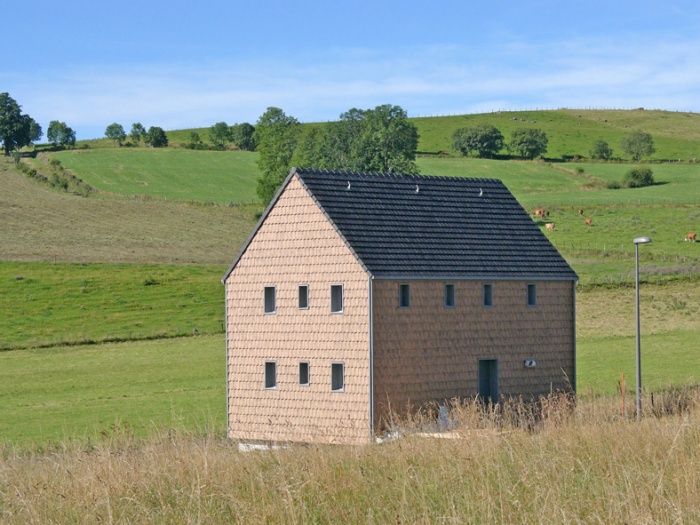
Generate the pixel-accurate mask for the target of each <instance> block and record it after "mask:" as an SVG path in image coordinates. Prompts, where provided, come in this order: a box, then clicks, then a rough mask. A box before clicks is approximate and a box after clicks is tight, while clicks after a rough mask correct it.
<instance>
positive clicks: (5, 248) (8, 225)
mask: <svg viewBox="0 0 700 525" xmlns="http://www.w3.org/2000/svg"><path fill="white" fill-rule="evenodd" d="M0 186H1V187H2V188H3V192H2V194H0V224H2V228H1V229H0V260H3V261H51V262H53V261H59V262H60V261H64V262H91V263H92V262H110V263H117V262H131V263H194V264H229V263H230V262H231V261H232V260H233V257H235V255H236V253H237V252H238V249H239V248H240V246H241V244H242V243H243V242H244V241H245V239H246V238H247V237H248V235H249V234H250V232H251V230H252V229H253V226H254V224H255V221H256V213H258V212H259V211H260V207H259V206H258V205H255V206H236V207H228V206H211V205H209V206H207V205H202V204H187V203H179V202H170V201H168V202H165V201H163V200H158V199H149V198H147V197H142V196H139V197H137V198H133V199H131V198H125V197H120V198H103V199H100V198H93V197H89V198H84V197H78V196H75V195H71V194H66V193H59V192H56V191H52V190H50V189H48V188H46V187H44V186H40V185H38V184H37V183H35V182H33V181H32V180H30V179H27V178H26V177H24V176H23V175H21V174H20V173H19V172H18V171H16V170H15V169H14V168H13V167H12V166H11V162H10V161H9V160H8V159H7V158H5V157H0Z"/></svg>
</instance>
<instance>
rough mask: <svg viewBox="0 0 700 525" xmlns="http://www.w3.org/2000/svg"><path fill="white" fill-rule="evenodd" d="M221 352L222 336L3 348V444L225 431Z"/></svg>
mask: <svg viewBox="0 0 700 525" xmlns="http://www.w3.org/2000/svg"><path fill="white" fill-rule="evenodd" d="M224 356H225V345H224V340H223V336H221V335H219V336H199V337H188V338H180V339H167V340H160V341H140V342H131V343H121V344H105V345H88V346H72V347H58V348H52V349H50V350H46V349H28V350H15V351H11V352H0V363H2V364H0V443H5V444H24V445H32V446H42V445H43V444H46V443H48V442H60V441H66V440H67V441H70V440H73V439H77V440H78V441H79V442H81V443H84V442H85V440H86V439H87V440H95V439H97V440H99V439H100V436H101V435H102V434H104V433H105V432H107V433H109V432H111V431H113V430H114V429H115V428H117V429H119V431H127V432H129V433H132V434H134V435H138V436H148V435H153V434H154V433H157V432H158V431H160V430H162V429H164V428H186V429H194V428H202V429H203V428H205V426H206V427H208V428H212V429H216V430H217V431H221V429H222V428H224V427H225V423H224V421H225V406H226V401H225V397H226V395H225V380H224V367H223V363H224V362H225V359H224ZM0 492H1V491H0ZM1 508H2V499H1V497H0V521H2V519H1V517H2V513H1Z"/></svg>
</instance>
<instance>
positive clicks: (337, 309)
mask: <svg viewBox="0 0 700 525" xmlns="http://www.w3.org/2000/svg"><path fill="white" fill-rule="evenodd" d="M342 311H343V285H342V284H332V285H331V313H334V314H337V313H342Z"/></svg>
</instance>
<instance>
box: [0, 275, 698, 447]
mask: <svg viewBox="0 0 700 525" xmlns="http://www.w3.org/2000/svg"><path fill="white" fill-rule="evenodd" d="M3 266H4V265H3ZM3 266H0V268H2V267H3ZM37 266H39V265H30V270H32V269H33V270H37V269H40V270H41V273H39V274H37V275H35V276H34V277H31V276H30V275H28V278H29V279H34V280H35V281H34V282H33V283H32V282H30V283H25V282H24V281H18V282H16V283H13V285H15V284H16V285H17V286H18V288H19V289H21V287H22V286H24V285H25V284H26V285H27V286H29V287H33V288H35V289H36V288H39V287H43V288H45V289H46V291H47V294H49V297H48V299H47V300H46V303H45V304H44V305H43V306H42V305H41V304H39V303H38V302H37V301H30V302H28V303H26V304H25V303H24V301H23V300H22V297H24V295H23V294H25V293H26V291H22V292H20V293H17V292H13V293H15V295H14V296H13V297H17V301H18V304H17V308H18V309H17V311H14V310H13V306H12V305H13V304H15V303H14V300H13V301H11V302H7V303H5V304H4V305H3V310H2V314H3V318H4V317H5V316H9V326H8V325H7V321H5V319H3V323H5V326H2V327H0V328H1V330H0V332H2V333H10V332H12V331H15V330H17V331H19V332H20V333H24V334H27V335H25V339H24V340H23V341H24V342H25V343H26V342H31V341H34V340H41V337H49V338H52V339H53V340H54V341H58V340H60V339H62V340H64V341H67V340H73V341H77V342H79V341H80V337H82V335H83V334H89V335H88V336H89V337H91V338H95V339H96V338H98V337H99V335H100V334H101V333H105V334H116V335H117V336H121V337H128V336H129V333H130V332H132V336H134V337H135V336H136V335H137V334H139V333H143V332H146V333H145V335H147V336H148V335H150V333H149V330H150V331H154V330H163V331H166V330H167V329H171V330H172V333H176V331H175V330H176V327H175V324H176V323H180V324H181V325H185V326H188V327H189V326H192V325H193V324H195V323H197V324H198V325H199V327H200V328H199V330H201V332H204V331H207V330H209V331H210V332H217V331H220V329H221V320H222V317H223V311H222V310H223V307H222V305H223V293H222V291H221V287H220V284H219V283H218V281H217V282H213V281H211V282H210V281H209V280H208V279H207V273H206V272H204V271H202V272H201V274H200V275H198V276H197V277H196V278H195V276H194V275H193V274H192V273H190V272H187V271H186V270H181V269H178V268H177V267H162V268H159V267H157V266H156V267H137V268H134V269H128V268H124V269H120V268H115V269H112V272H113V275H109V274H108V275H107V276H105V277H101V276H100V275H99V274H98V273H99V272H100V270H104V268H101V267H100V266H101V265H94V266H93V265H89V266H86V267H76V268H69V269H66V268H61V266H60V265H59V267H58V268H57V269H55V270H52V268H53V265H43V266H41V267H39V268H37ZM32 267H34V268H32ZM139 268H140V269H141V271H140V270H139ZM106 269H107V270H109V269H110V268H106ZM69 270H70V271H69ZM90 272H91V273H90ZM5 273H7V272H5ZM10 273H12V272H10ZM217 275H218V273H217ZM86 276H87V277H88V278H87V279H86V280H87V285H86V288H88V289H89V292H88V293H83V292H82V286H83V281H82V280H79V279H83V278H85V277H86ZM182 276H184V278H185V279H189V281H190V282H191V286H190V287H187V286H186V285H185V283H184V282H182ZM146 278H156V279H159V280H160V282H161V283H162V284H161V285H155V286H143V283H142V280H143V279H146ZM52 279H53V280H52ZM91 279H94V280H93V281H91ZM0 282H5V281H4V278H3V280H2V281H0ZM121 286H124V288H125V290H126V291H125V292H121V291H116V290H115V288H116V287H121ZM159 286H162V287H163V288H162V289H157V288H158V287H159ZM110 288H111V290H110ZM204 290H207V291H209V292H210V296H208V297H203V296H199V295H198V294H201V293H202V292H203V291H204ZM127 292H128V295H127ZM170 293H172V295H173V297H172V299H168V295H169V294H170ZM91 294H93V295H94V296H95V298H94V299H92V298H90V297H86V296H90V295H91ZM151 294H155V297H153V296H151ZM217 295H220V297H219V298H216V299H215V297H216V296H217ZM115 297H116V298H117V299H119V298H122V297H123V298H124V299H125V300H127V301H128V302H121V303H117V304H110V303H111V302H112V301H111V300H112V299H113V298H115ZM641 300H642V304H643V306H644V308H643V310H642V319H641V321H642V326H643V337H644V367H645V373H644V377H645V387H646V389H647V392H658V391H659V390H662V389H665V388H667V387H669V386H671V385H680V384H688V383H697V382H700V354H698V352H697V349H698V346H697V330H696V327H695V326H694V320H695V319H697V317H698V315H700V294H699V293H698V292H697V281H696V282H694V283H693V286H688V285H687V284H686V283H683V282H674V283H669V284H666V285H661V286H657V285H647V286H645V287H643V289H642V296H641ZM176 301H177V303H176ZM211 301H214V302H213V303H212V302H211ZM104 302H106V303H107V304H103V303H104ZM86 304H87V305H89V306H88V307H87V308H83V305H86ZM156 305H157V306H158V310H154V308H153V307H154V306H156ZM159 312H160V313H159ZM37 319H38V321H37ZM37 323H39V324H40V327H37V326H36V325H37ZM188 323H189V324H188ZM181 329H182V328H181V327H180V330H181ZM41 330H46V331H51V332H52V333H51V334H50V335H46V334H38V335H37V331H41ZM577 331H578V341H577V354H578V361H577V374H578V389H579V392H580V393H581V395H582V396H583V398H584V399H585V398H586V397H591V396H592V395H594V394H595V395H597V394H614V393H615V392H616V391H617V388H618V382H619V380H620V375H621V373H622V372H624V373H625V375H626V377H627V378H628V384H627V390H628V391H629V392H632V389H633V387H634V384H633V377H634V376H633V374H634V366H635V358H634V355H635V354H634V348H635V339H634V333H635V327H634V290H633V289H631V288H614V289H607V288H602V287H588V288H585V289H584V290H582V291H580V292H579V293H578V296H577ZM201 332H200V333H201ZM156 335H157V334H156ZM224 348H225V343H224V337H223V334H219V335H210V336H198V337H187V338H178V339H165V340H161V341H131V342H124V343H119V344H115V343H110V344H103V345H76V346H70V347H54V348H48V349H31V348H30V349H23V350H13V351H6V352H0V425H2V422H5V426H0V442H2V441H5V442H14V443H25V442H34V441H35V442H39V443H40V442H41V441H42V439H44V440H60V439H64V438H67V437H69V438H76V439H79V440H84V439H86V438H90V439H94V438H95V437H97V436H98V434H99V433H100V432H101V431H103V430H105V428H107V427H109V425H111V424H113V423H114V422H116V421H119V422H121V424H123V425H125V426H126V427H128V428H129V429H130V431H131V432H134V433H136V434H137V435H139V436H148V435H152V434H153V433H154V432H157V431H158V430H159V429H160V428H161V427H163V426H166V427H167V426H168V425H169V424H170V423H172V422H173V421H175V419H173V417H174V416H173V414H176V415H178V417H181V418H183V420H184V422H183V423H182V424H183V428H186V429H188V430H191V429H193V428H195V427H196V426H197V425H199V424H201V423H202V421H204V419H203V417H204V416H203V414H213V415H215V416H216V417H215V418H214V419H215V421H214V422H213V423H212V425H213V426H212V429H214V430H216V431H217V432H223V424H224V423H223V419H222V418H221V411H222V410H223V406H224V401H223V399H224V394H223V391H222V388H223V384H224V380H223V374H224ZM188 359H191V361H188ZM678 363H682V365H683V366H678ZM195 369H196V370H195ZM139 392H140V393H139ZM630 395H631V394H630ZM166 400H167V403H170V404H171V405H172V406H168V405H167V403H166ZM173 407H175V408H173ZM9 422H12V424H9Z"/></svg>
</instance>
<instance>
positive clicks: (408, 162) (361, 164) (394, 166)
mask: <svg viewBox="0 0 700 525" xmlns="http://www.w3.org/2000/svg"><path fill="white" fill-rule="evenodd" d="M364 120H365V122H364V126H362V133H361V134H360V142H359V144H358V148H357V150H356V154H357V161H358V164H357V165H356V168H357V169H363V170H370V171H381V172H388V171H395V172H398V173H418V166H417V165H416V149H418V128H416V125H415V124H413V123H412V122H410V121H409V120H408V115H407V114H406V111H405V110H404V109H403V108H401V107H400V106H392V105H390V104H385V105H383V106H377V107H376V108H374V109H373V110H367V111H365V119H364Z"/></svg>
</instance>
